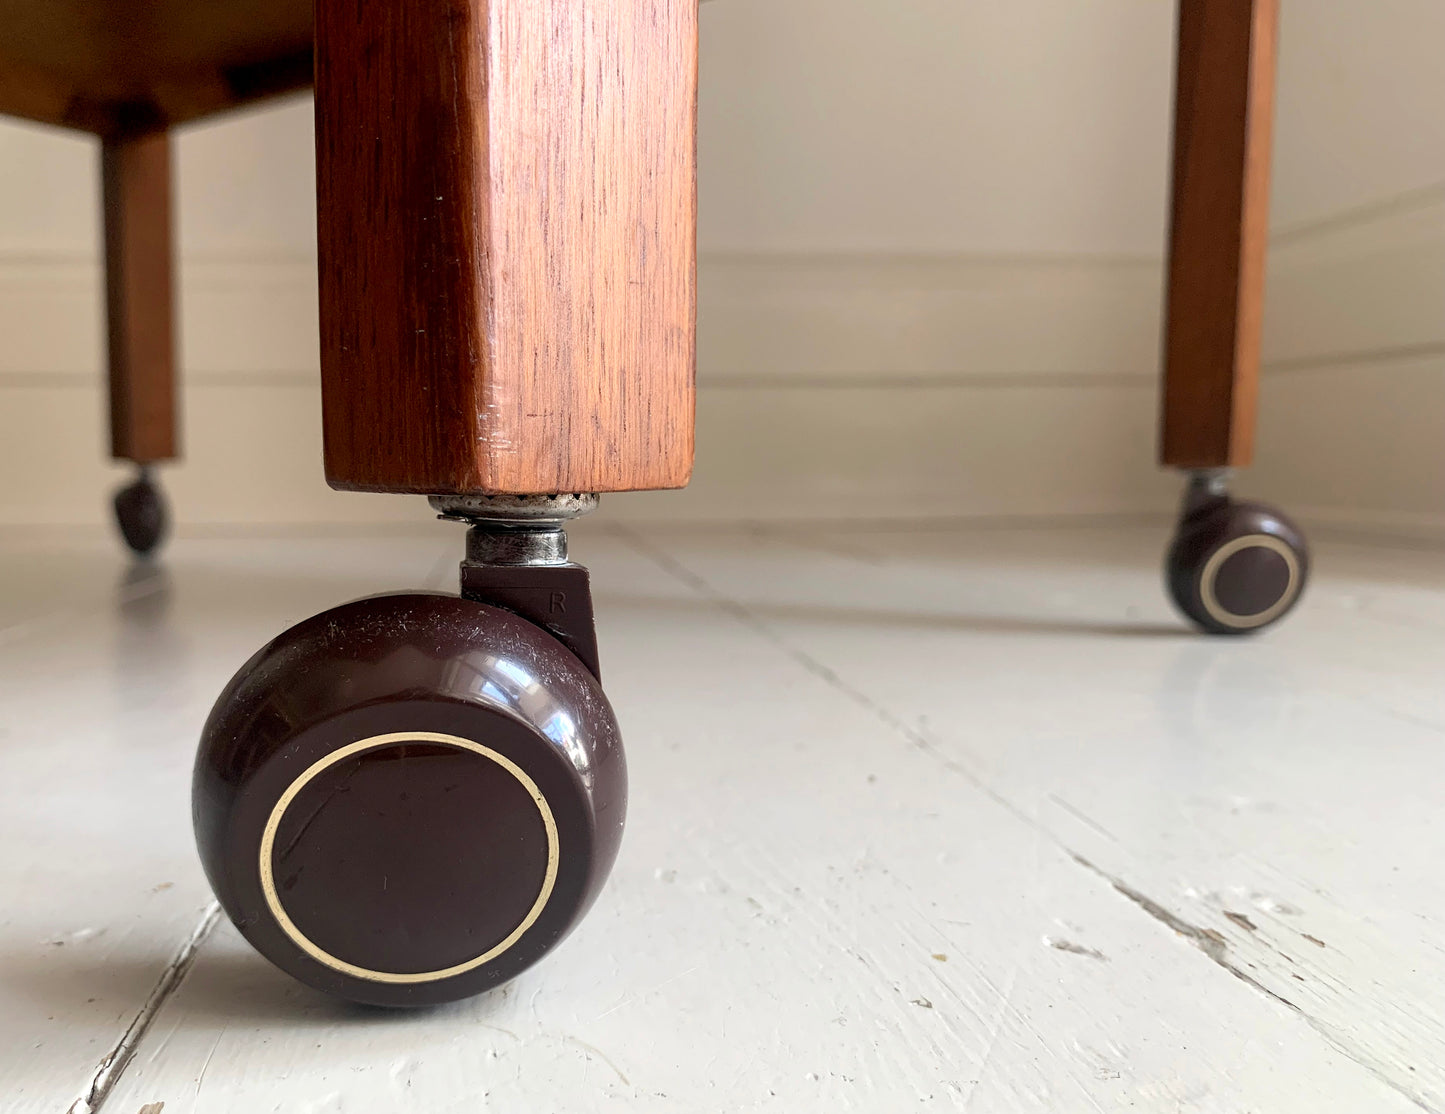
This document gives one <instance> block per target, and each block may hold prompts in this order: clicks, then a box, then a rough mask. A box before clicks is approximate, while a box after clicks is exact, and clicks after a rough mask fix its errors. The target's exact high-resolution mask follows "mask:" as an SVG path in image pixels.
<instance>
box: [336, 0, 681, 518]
mask: <svg viewBox="0 0 1445 1114" xmlns="http://www.w3.org/2000/svg"><path fill="white" fill-rule="evenodd" d="M696 93H697V4H696V0H608V2H607V3H596V2H595V0H392V2H388V3H376V2H375V0H318V2H317V4H316V120H317V126H316V133H317V134H316V145H317V186H318V199H319V207H320V215H319V243H320V281H321V371H322V388H323V395H324V421H325V439H326V470H327V478H328V480H329V481H330V482H331V484H332V486H333V487H338V488H349V489H360V490H371V491H396V492H424V493H430V494H469V493H492V494H538V493H554V492H596V491H624V490H633V489H641V488H664V487H680V486H682V485H683V484H684V483H686V481H687V479H688V475H689V472H690V470H691V465H692V454H693V378H694V365H695V350H694V325H695V300H696V278H695V270H696V233H695V226H696V187H695V129H696Z"/></svg>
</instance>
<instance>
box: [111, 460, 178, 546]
mask: <svg viewBox="0 0 1445 1114" xmlns="http://www.w3.org/2000/svg"><path fill="white" fill-rule="evenodd" d="M113 505H114V508H115V524H116V525H117V526H118V527H120V536H121V537H122V538H124V539H125V544H126V545H128V546H129V547H130V549H131V552H132V553H134V554H135V555H136V556H137V557H149V556H151V555H152V554H153V553H155V551H156V550H157V549H159V548H160V545H161V543H162V542H163V541H165V540H166V535H167V534H168V533H169V532H170V518H171V516H170V512H169V511H168V510H167V508H166V497H165V494H164V493H163V492H162V491H161V488H160V485H159V484H158V483H157V482H156V478H155V470H154V469H152V468H151V466H150V465H148V464H142V465H141V466H140V469H139V470H138V471H137V473H136V478H135V479H134V480H133V481H131V482H130V483H128V484H126V485H125V487H123V488H121V489H120V490H119V491H117V492H116V493H115V499H114V503H113Z"/></svg>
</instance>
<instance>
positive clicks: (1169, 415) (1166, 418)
mask: <svg viewBox="0 0 1445 1114" xmlns="http://www.w3.org/2000/svg"><path fill="white" fill-rule="evenodd" d="M1278 22H1279V5H1278V2H1277V0H1180V5H1179V58H1178V78H1177V86H1176V92H1175V98H1176V100H1175V122H1174V185H1173V192H1174V197H1173V214H1172V222H1171V226H1170V254H1169V278H1168V282H1169V291H1168V309H1167V323H1166V327H1165V345H1164V347H1165V353H1164V355H1165V361H1164V407H1163V421H1162V426H1163V437H1162V445H1161V456H1162V462H1163V463H1164V464H1166V465H1169V466H1172V467H1175V468H1186V469H1201V468H1223V467H1242V466H1244V465H1247V464H1248V463H1249V462H1250V459H1251V457H1252V455H1253V451H1254V422H1255V405H1256V398H1257V395H1258V382H1259V347H1260V326H1261V318H1262V316H1263V303H1264V263H1265V250H1266V247H1267V243H1268V234H1269V229H1268V224H1269V171H1270V144H1271V131H1272V116H1273V107H1274V105H1273V102H1274V74H1275V40H1276V32H1277V28H1278Z"/></svg>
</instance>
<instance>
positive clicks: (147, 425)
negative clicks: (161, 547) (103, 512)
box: [101, 132, 177, 464]
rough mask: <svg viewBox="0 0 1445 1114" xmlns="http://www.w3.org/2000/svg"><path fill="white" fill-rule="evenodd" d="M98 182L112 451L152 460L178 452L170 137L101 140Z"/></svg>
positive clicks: (125, 456)
mask: <svg viewBox="0 0 1445 1114" xmlns="http://www.w3.org/2000/svg"><path fill="white" fill-rule="evenodd" d="M101 180H102V188H103V191H104V199H105V293H106V310H107V317H108V322H109V340H110V439H111V455H112V456H114V457H115V458H116V459H117V460H133V461H135V462H136V463H138V464H151V463H154V462H155V461H159V460H169V459H171V458H173V457H175V456H176V453H177V443H176V442H177V437H176V387H175V371H176V366H175V309H174V291H173V283H172V270H173V266H174V264H173V261H172V250H171V158H170V138H169V136H168V135H167V134H166V133H165V132H156V133H152V134H148V135H143V136H138V137H134V138H119V139H105V140H103V143H102V148H101Z"/></svg>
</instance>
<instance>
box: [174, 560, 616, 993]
mask: <svg viewBox="0 0 1445 1114" xmlns="http://www.w3.org/2000/svg"><path fill="white" fill-rule="evenodd" d="M563 553H564V554H565V548H564V549H563ZM553 567H554V568H555V569H556V570H557V572H558V573H559V574H562V575H566V576H568V577H570V578H571V583H572V585H573V587H572V589H571V593H570V596H569V609H570V611H571V612H572V613H573V614H571V615H569V618H572V619H573V621H574V623H575V624H576V626H575V629H577V630H579V631H580V630H581V629H582V626H583V625H584V623H585V626H586V627H587V628H588V629H590V623H591V607H590V601H589V600H586V599H581V600H579V599H577V598H576V597H577V593H578V590H579V589H578V587H577V586H578V585H581V590H582V592H583V594H584V595H585V593H586V590H585V583H586V581H585V577H586V573H585V570H583V569H581V568H580V566H576V565H570V564H566V563H565V561H562V562H558V563H557V564H555V565H554V566H553ZM464 570H465V566H464ZM489 571H490V572H491V573H492V574H493V575H492V579H493V580H500V581H505V579H506V577H505V570H503V569H491V570H489ZM546 571H547V570H546V569H541V568H538V567H537V566H528V567H524V568H519V569H518V573H519V576H521V577H522V579H523V580H524V581H525V582H526V586H527V588H528V589H529V590H530V589H531V585H532V584H533V583H534V582H535V580H536V578H537V577H538V576H539V575H545V574H546ZM579 578H580V579H579ZM497 593H498V595H502V594H504V593H503V591H502V589H501V588H498V589H497ZM468 594H469V595H471V594H472V592H471V590H469V591H468ZM193 802H194V814H195V824H196V837H197V844H198V846H199V849H200V852H201V859H202V861H203V863H204V865H205V868H206V873H207V876H208V877H209V879H210V881H211V884H212V887H213V889H214V890H215V892H216V895H217V897H218V898H219V899H220V901H221V904H222V906H223V907H224V908H225V910H226V912H227V913H228V914H229V915H230V917H231V919H232V920H233V921H234V922H235V924H236V926H237V927H238V928H239V929H240V931H241V933H242V934H243V935H244V936H245V937H246V938H247V940H249V941H250V942H251V944H252V945H254V946H255V947H256V949H257V950H258V951H260V952H261V953H262V954H263V955H265V956H266V957H267V958H268V959H270V960H271V961H272V962H273V963H275V964H276V965H277V966H278V967H281V968H282V969H283V970H285V971H287V972H289V973H290V974H292V975H294V976H295V977H296V978H298V979H300V980H301V981H302V982H305V983H308V984H309V985H311V986H313V987H316V988H318V989H320V990H323V991H326V992H329V993H332V994H337V995H340V996H342V997H345V998H349V999H352V1000H354V1001H359V1002H366V1003H371V1004H376V1005H425V1004H430V1003H435V1002H443V1001H449V1000H453V999H457V998H463V997H467V996H469V995H472V994H477V993H480V992H482V991H484V990H487V989H490V988H492V987H494V986H497V985H499V984H501V983H502V982H505V981H506V980H508V979H510V978H512V977H513V976H515V975H517V974H518V973H520V972H521V971H523V970H525V969H526V968H527V967H529V966H530V965H531V964H533V963H535V962H536V961H537V960H538V959H540V958H541V957H542V956H543V955H544V954H545V953H546V952H547V951H549V950H550V949H551V948H552V947H554V946H555V945H556V944H557V943H558V942H559V941H560V940H561V939H562V938H563V937H564V936H565V935H566V934H567V933H568V932H569V931H570V930H571V928H572V927H573V926H574V925H575V924H576V923H577V922H578V921H579V920H580V919H581V917H582V915H583V914H584V913H585V912H586V911H587V909H588V907H589V906H590V905H591V903H592V901H593V899H594V898H595V897H596V895H597V893H598V891H599V890H600V888H601V886H602V883H603V881H604V880H605V879H606V876H607V873H608V871H609V870H610V868H611V865H612V862H613V859H614V858H615V857H616V854H617V848H618V844H619V842H620V839H621V834H622V824H623V819H624V813H625V809H626V769H625V763H624V759H623V754H622V745H621V737H620V734H619V732H618V728H617V722H616V719H615V717H614V716H613V713H612V710H611V707H610V706H609V704H608V702H607V698H606V696H605V695H604V694H603V692H602V689H601V685H600V683H599V681H598V679H597V676H596V673H595V670H594V669H593V668H591V667H589V664H588V663H586V662H584V661H583V660H582V658H579V657H578V655H577V654H576V653H574V652H573V651H572V650H571V649H569V648H568V646H567V645H566V644H565V643H564V641H563V639H562V638H561V637H560V636H559V634H558V633H557V632H553V631H550V630H548V629H544V627H543V626H541V625H539V624H538V623H537V622H535V621H531V620H530V619H529V618H526V617H523V616H522V615H519V614H517V613H515V611H513V610H507V609H504V608H503V607H501V606H493V605H492V604H491V603H487V602H480V601H479V600H477V599H472V598H462V597H457V596H447V595H441V594H428V593H404V594H396V595H386V596H375V597H370V598H367V599H361V600H356V601H353V602H352V603H347V604H343V605H341V606H340V607H336V608H332V609H331V610H330V611H326V612H323V613H322V614H320V615H317V616H314V617H312V618H310V619H307V620H305V621H303V622H301V623H299V624H297V625H296V626H294V627H292V628H291V629H290V630H288V631H286V632H285V633H283V634H281V635H280V636H279V637H277V638H276V639H275V640H273V641H272V642H271V643H270V644H268V645H267V646H266V647H264V648H263V649H262V650H260V651H259V652H258V653H257V654H256V655H255V656H254V657H252V659H251V660H250V661H249V662H247V663H246V664H245V665H244V666H243V667H242V668H241V670H240V671H239V672H238V673H237V675H236V677H235V678H234V679H233V680H232V681H231V683H230V684H229V685H228V686H227V687H226V689H225V691H224V692H223V693H222V694H221V696H220V698H219V700H218V701H217V703H216V706H215V709H214V710H213V711H212V713H211V716H210V718H209V720H208V721H207V723H206V727H205V730H204V733H203V735H202V739H201V747H200V752H199V755H198V757H197V763H196V772H195V782H194V793H193Z"/></svg>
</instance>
